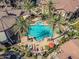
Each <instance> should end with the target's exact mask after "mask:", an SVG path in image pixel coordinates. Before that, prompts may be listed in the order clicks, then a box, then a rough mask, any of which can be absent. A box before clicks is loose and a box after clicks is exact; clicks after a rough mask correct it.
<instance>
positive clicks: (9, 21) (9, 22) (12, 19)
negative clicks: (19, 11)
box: [0, 15, 16, 32]
mask: <svg viewBox="0 0 79 59" xmlns="http://www.w3.org/2000/svg"><path fill="white" fill-rule="evenodd" d="M15 23H16V16H14V15H9V16H3V17H1V19H0V32H1V31H4V30H7V29H9V28H11V27H12V26H13V25H14V24H15Z"/></svg>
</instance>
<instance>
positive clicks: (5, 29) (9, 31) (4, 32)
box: [0, 15, 16, 45]
mask: <svg viewBox="0 0 79 59" xmlns="http://www.w3.org/2000/svg"><path fill="white" fill-rule="evenodd" d="M15 24H16V16H14V15H9V16H8V15H7V16H2V17H1V18H0V42H1V43H2V44H5V43H7V44H9V45H12V44H13V43H14V41H13V40H15V37H16V34H15V31H14V29H13V27H14V25H15ZM12 36H14V37H12Z"/></svg>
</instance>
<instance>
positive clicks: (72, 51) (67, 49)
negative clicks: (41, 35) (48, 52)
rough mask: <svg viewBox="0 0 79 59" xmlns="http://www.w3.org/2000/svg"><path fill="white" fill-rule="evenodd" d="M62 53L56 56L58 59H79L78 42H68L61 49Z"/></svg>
mask: <svg viewBox="0 0 79 59" xmlns="http://www.w3.org/2000/svg"><path fill="white" fill-rule="evenodd" d="M60 48H61V50H62V52H61V53H60V54H58V57H59V59H68V58H67V57H69V56H71V57H72V59H79V40H70V41H69V42H66V43H65V44H63V45H62V46H61V47H60Z"/></svg>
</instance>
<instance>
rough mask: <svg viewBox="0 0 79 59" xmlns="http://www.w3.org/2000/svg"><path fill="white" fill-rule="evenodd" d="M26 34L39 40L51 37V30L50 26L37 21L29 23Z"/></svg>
mask: <svg viewBox="0 0 79 59" xmlns="http://www.w3.org/2000/svg"><path fill="white" fill-rule="evenodd" d="M28 36H29V37H34V38H35V39H36V40H37V41H41V40H43V39H44V38H45V37H52V36H53V30H52V28H51V26H49V25H43V23H42V22H37V23H36V24H35V25H30V27H29V31H28Z"/></svg>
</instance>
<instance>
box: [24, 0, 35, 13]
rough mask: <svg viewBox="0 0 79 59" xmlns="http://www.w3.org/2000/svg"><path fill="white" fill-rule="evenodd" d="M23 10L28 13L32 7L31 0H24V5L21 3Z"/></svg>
mask: <svg viewBox="0 0 79 59" xmlns="http://www.w3.org/2000/svg"><path fill="white" fill-rule="evenodd" d="M23 7H24V9H25V11H27V12H28V13H30V12H31V9H32V8H33V7H34V6H33V3H32V2H31V0H24V5H23Z"/></svg>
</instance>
